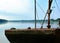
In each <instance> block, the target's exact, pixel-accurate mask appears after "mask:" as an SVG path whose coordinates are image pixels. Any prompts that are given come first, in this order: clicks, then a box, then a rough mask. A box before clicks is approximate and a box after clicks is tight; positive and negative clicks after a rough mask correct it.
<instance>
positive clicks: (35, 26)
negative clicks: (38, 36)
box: [34, 0, 36, 29]
mask: <svg viewBox="0 0 60 43" xmlns="http://www.w3.org/2000/svg"><path fill="white" fill-rule="evenodd" d="M34 4H35V6H34V8H35V9H34V12H35V29H36V0H34Z"/></svg>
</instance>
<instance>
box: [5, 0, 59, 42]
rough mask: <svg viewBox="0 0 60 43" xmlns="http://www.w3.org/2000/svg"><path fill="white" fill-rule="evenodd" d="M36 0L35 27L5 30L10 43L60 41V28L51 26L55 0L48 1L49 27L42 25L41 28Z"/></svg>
mask: <svg viewBox="0 0 60 43" xmlns="http://www.w3.org/2000/svg"><path fill="white" fill-rule="evenodd" d="M34 1H35V28H31V27H28V28H27V29H16V28H11V29H10V30H5V35H6V37H7V39H8V40H9V41H10V43H60V28H51V25H50V14H51V4H52V1H53V0H49V1H48V2H49V4H48V5H49V6H48V10H47V14H48V26H47V28H43V26H41V28H36V0H34ZM45 17H46V16H45ZM45 17H44V18H45ZM59 23H60V21H59ZM42 24H43V23H42ZM59 25H60V24H59Z"/></svg>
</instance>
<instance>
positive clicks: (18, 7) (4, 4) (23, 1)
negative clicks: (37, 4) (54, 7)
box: [0, 0, 32, 13]
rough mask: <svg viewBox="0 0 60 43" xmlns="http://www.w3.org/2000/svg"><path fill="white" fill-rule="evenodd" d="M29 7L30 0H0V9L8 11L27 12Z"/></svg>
mask: <svg viewBox="0 0 60 43" xmlns="http://www.w3.org/2000/svg"><path fill="white" fill-rule="evenodd" d="M31 7H32V6H31V1H30V0H0V10H2V11H6V12H10V13H28V12H29V10H30V9H31Z"/></svg>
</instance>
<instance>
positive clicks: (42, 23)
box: [37, 3, 47, 28]
mask: <svg viewBox="0 0 60 43" xmlns="http://www.w3.org/2000/svg"><path fill="white" fill-rule="evenodd" d="M37 5H38V6H39V7H40V9H41V10H42V12H43V13H44V14H45V12H44V10H43V9H42V7H41V6H40V5H39V3H37ZM46 16H47V13H46V14H45V17H44V20H43V22H42V24H41V28H43V24H44V22H45V19H46ZM37 17H38V13H37ZM38 19H39V17H38Z"/></svg>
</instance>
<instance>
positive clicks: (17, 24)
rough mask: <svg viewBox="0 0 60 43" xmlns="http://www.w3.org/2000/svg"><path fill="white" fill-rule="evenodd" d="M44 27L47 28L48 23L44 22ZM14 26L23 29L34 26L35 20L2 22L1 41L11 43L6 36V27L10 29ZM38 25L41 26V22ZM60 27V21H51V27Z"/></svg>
mask: <svg viewBox="0 0 60 43" xmlns="http://www.w3.org/2000/svg"><path fill="white" fill-rule="evenodd" d="M43 26H44V28H46V26H47V23H44V25H43ZM12 27H15V28H17V29H23V28H25V29H26V28H28V27H31V28H34V22H7V23H3V24H0V43H10V42H9V41H8V39H7V38H6V36H5V29H10V28H12ZM37 27H38V28H40V27H41V23H40V22H38V23H37ZM57 27H58V22H52V23H51V28H57Z"/></svg>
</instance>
